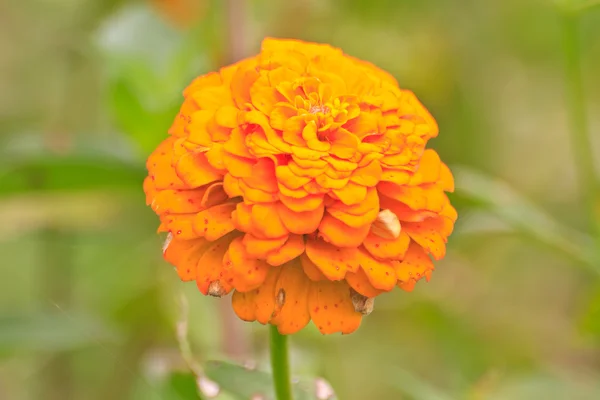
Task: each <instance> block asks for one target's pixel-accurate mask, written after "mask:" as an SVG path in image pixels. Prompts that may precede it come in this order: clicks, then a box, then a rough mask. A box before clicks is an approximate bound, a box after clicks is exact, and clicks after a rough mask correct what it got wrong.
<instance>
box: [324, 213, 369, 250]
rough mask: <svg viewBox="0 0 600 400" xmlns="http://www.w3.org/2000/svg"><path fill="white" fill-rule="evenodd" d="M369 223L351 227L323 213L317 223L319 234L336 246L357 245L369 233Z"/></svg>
mask: <svg viewBox="0 0 600 400" xmlns="http://www.w3.org/2000/svg"><path fill="white" fill-rule="evenodd" d="M369 229H370V226H369V225H364V226H361V227H358V228H352V227H350V226H348V225H346V224H344V223H343V222H342V221H340V220H339V219H337V218H334V217H332V216H331V215H327V214H326V215H325V216H324V217H323V220H321V224H320V225H319V234H320V236H322V237H323V238H324V239H325V240H326V241H328V242H329V243H331V244H333V245H334V246H338V247H358V246H360V244H361V243H362V242H363V241H364V240H365V238H366V237H367V235H368V234H369Z"/></svg>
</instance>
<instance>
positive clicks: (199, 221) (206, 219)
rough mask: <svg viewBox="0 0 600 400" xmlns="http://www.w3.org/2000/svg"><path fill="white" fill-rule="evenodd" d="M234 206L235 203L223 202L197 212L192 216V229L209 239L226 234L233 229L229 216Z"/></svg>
mask: <svg viewBox="0 0 600 400" xmlns="http://www.w3.org/2000/svg"><path fill="white" fill-rule="evenodd" d="M235 208H236V204H235V203H225V204H219V205H217V206H214V207H211V208H209V209H207V210H204V211H202V212H199V213H198V214H197V215H196V217H195V218H194V222H193V224H194V231H195V232H196V234H198V236H203V237H205V238H206V239H207V240H210V241H213V240H217V239H219V238H220V237H222V236H224V235H226V234H228V233H229V232H231V231H233V230H234V229H235V226H234V225H233V220H232V218H231V213H232V212H233V211H234V210H235Z"/></svg>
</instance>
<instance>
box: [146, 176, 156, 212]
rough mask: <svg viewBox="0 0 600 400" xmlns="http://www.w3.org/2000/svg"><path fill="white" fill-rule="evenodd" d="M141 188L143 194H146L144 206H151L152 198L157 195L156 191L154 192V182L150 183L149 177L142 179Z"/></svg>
mask: <svg viewBox="0 0 600 400" xmlns="http://www.w3.org/2000/svg"><path fill="white" fill-rule="evenodd" d="M143 188H144V193H145V194H146V205H147V206H149V205H151V204H152V201H153V200H154V197H155V196H156V194H157V193H158V190H156V188H155V187H154V182H153V181H152V178H150V177H149V176H147V177H146V178H144V184H143Z"/></svg>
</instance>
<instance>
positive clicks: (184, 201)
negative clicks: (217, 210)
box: [151, 188, 206, 214]
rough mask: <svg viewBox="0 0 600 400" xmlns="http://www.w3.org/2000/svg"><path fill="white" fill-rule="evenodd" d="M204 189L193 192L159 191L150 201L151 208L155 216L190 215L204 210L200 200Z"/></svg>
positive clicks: (204, 191)
mask: <svg viewBox="0 0 600 400" xmlns="http://www.w3.org/2000/svg"><path fill="white" fill-rule="evenodd" d="M205 193H206V188H198V189H194V190H161V191H159V192H158V193H157V194H156V196H155V197H154V199H153V200H152V203H151V206H152V209H153V210H154V212H156V213H157V214H164V213H171V214H190V213H196V212H199V211H201V210H203V209H204V207H203V206H202V198H203V197H204V194H205Z"/></svg>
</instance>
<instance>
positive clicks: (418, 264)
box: [394, 242, 433, 282]
mask: <svg viewBox="0 0 600 400" xmlns="http://www.w3.org/2000/svg"><path fill="white" fill-rule="evenodd" d="M394 267H395V270H396V277H397V278H398V281H399V282H410V281H411V280H414V281H417V280H419V279H421V278H422V277H424V276H425V277H426V278H427V280H429V278H428V274H430V273H431V271H433V262H432V261H431V258H429V256H428V255H427V254H426V253H425V251H424V250H423V248H422V247H421V246H419V245H418V244H417V243H415V242H412V243H411V244H410V246H409V247H408V251H407V252H406V255H405V256H404V259H403V260H402V261H400V262H396V263H394Z"/></svg>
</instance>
